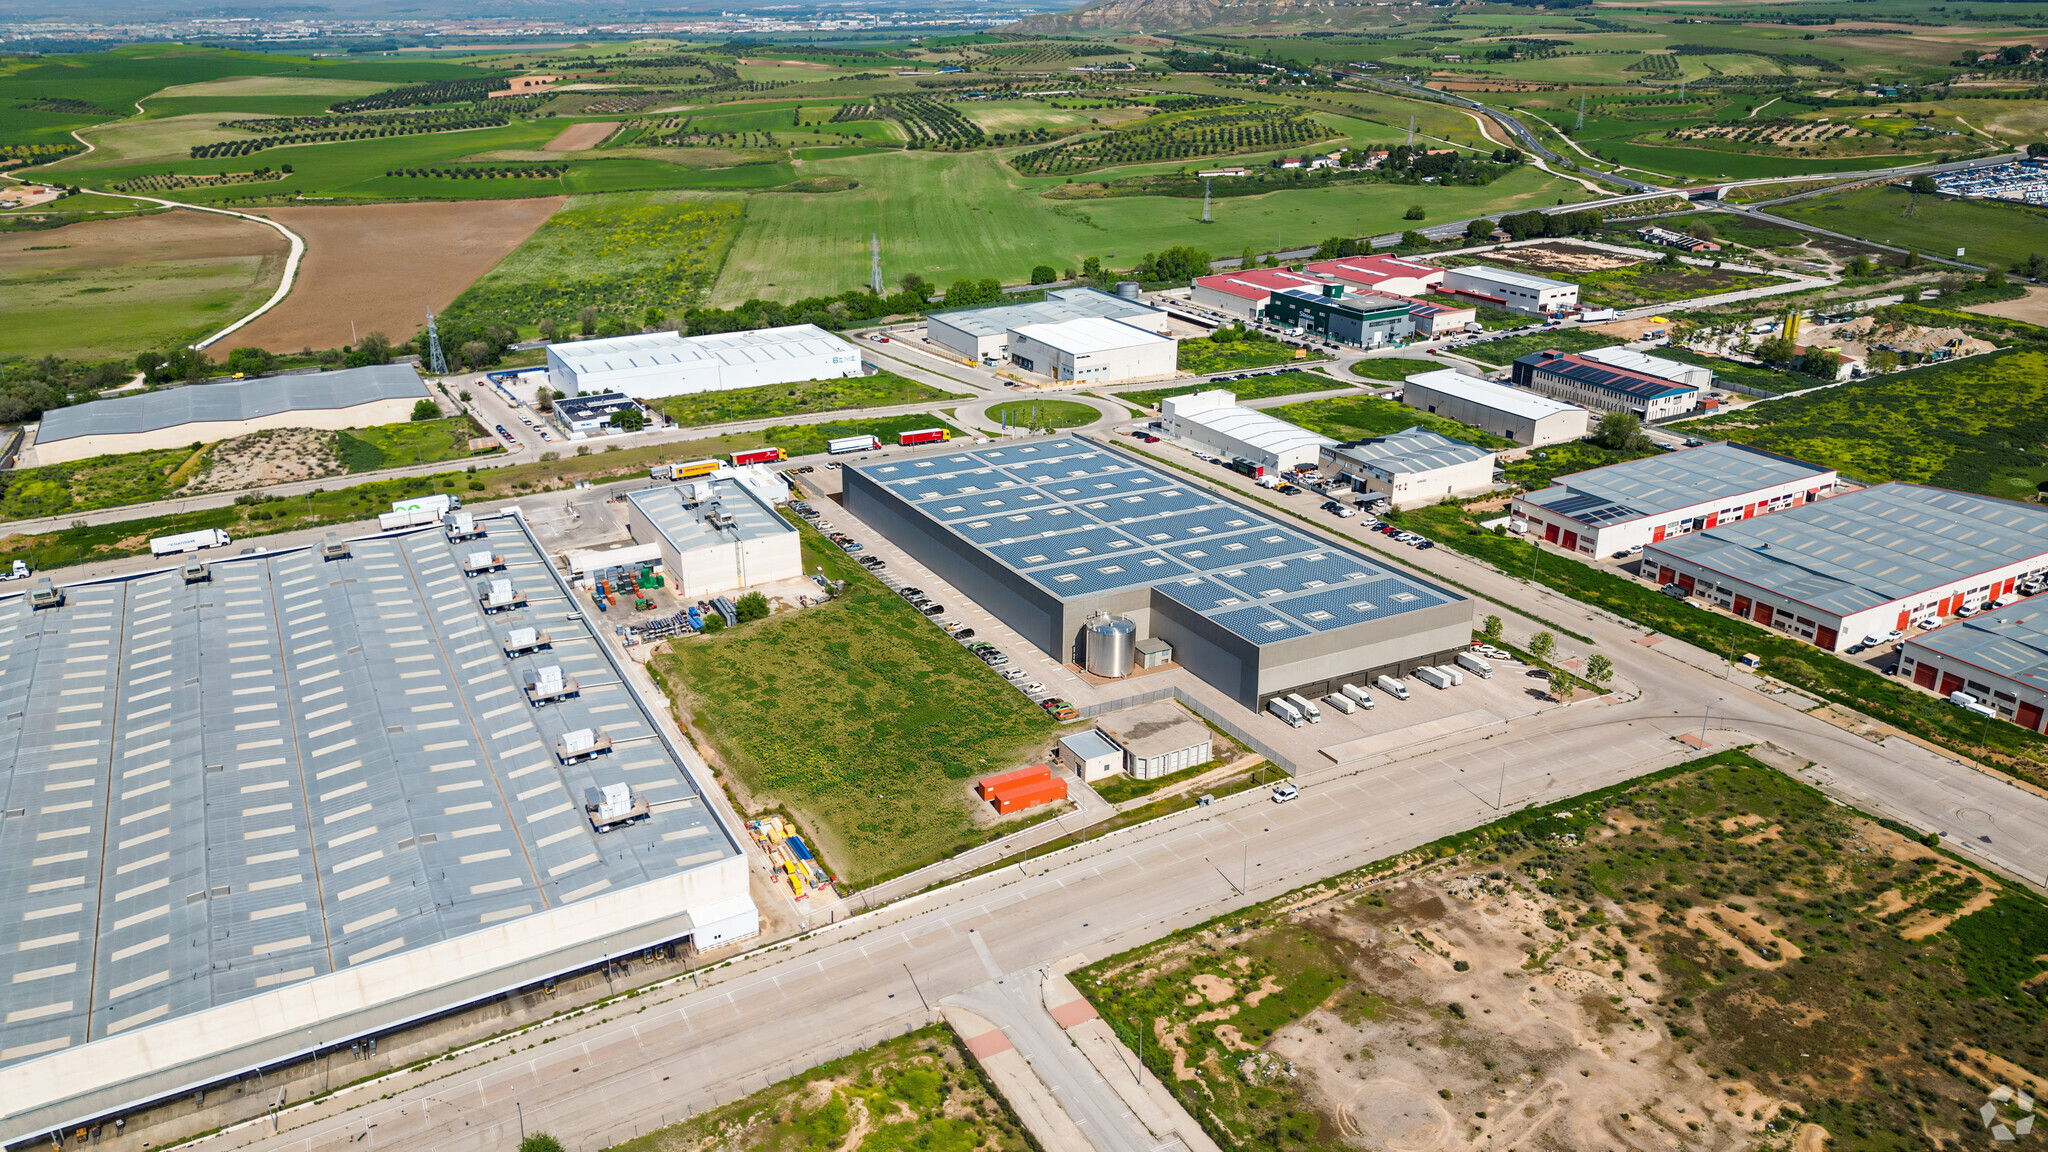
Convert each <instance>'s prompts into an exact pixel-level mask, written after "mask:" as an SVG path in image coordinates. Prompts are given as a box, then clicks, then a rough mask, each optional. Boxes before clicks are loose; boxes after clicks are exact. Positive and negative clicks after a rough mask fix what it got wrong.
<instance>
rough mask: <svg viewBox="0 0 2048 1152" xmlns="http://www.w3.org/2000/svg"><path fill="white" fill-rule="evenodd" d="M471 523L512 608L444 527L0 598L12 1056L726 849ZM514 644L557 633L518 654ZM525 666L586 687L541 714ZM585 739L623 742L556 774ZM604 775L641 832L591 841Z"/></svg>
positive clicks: (619, 689)
mask: <svg viewBox="0 0 2048 1152" xmlns="http://www.w3.org/2000/svg"><path fill="white" fill-rule="evenodd" d="M483 523H485V524H487V526H488V528H489V533H490V535H489V547H490V548H491V550H492V551H494V552H496V553H498V554H500V555H502V556H503V557H504V559H505V562H506V570H505V572H506V574H509V576H510V578H511V579H512V580H513V582H514V584H515V585H516V586H517V588H518V589H519V591H521V592H523V593H525V594H526V596H527V606H526V607H525V608H524V609H521V610H517V611H507V612H499V613H495V614H492V615H489V616H486V615H484V614H483V612H482V611H481V610H480V608H479V605H478V586H479V584H480V583H481V581H480V580H473V579H470V578H467V577H465V576H463V575H462V572H461V569H460V561H459V558H460V556H462V555H465V554H467V552H469V551H472V550H474V549H475V548H476V547H477V546H476V545H475V544H472V543H460V544H451V543H450V542H449V541H448V540H447V539H446V537H445V535H444V534H443V533H442V532H441V531H440V530H439V529H438V528H436V529H430V530H427V531H423V532H416V533H413V534H410V535H405V536H397V537H384V538H376V539H369V540H359V541H355V542H354V543H353V545H352V552H353V555H351V556H350V557H348V558H346V559H340V560H334V561H325V562H323V561H322V560H321V559H320V558H319V555H318V553H317V552H316V551H310V550H308V551H290V552H282V553H274V554H267V555H260V556H251V557H247V558H236V559H224V560H221V561H217V562H215V563H213V564H212V565H211V568H210V578H209V579H207V580H206V581H204V582H198V583H192V584H187V583H186V582H185V580H184V578H183V577H182V576H181V574H180V573H179V572H178V571H177V570H172V571H169V572H160V573H155V574H151V575H145V576H138V577H133V578H129V579H123V580H116V581H108V582H105V583H99V584H89V585H80V586H74V587H72V588H70V589H68V591H67V602H66V603H65V604H64V605H62V606H61V607H56V608H49V609H43V610H40V611H32V610H31V609H30V607H29V605H28V602H27V598H26V597H24V596H15V597H11V598H8V599H6V600H0V717H4V718H0V758H4V767H0V784H4V787H5V797H6V799H5V805H6V807H5V810H4V811H5V816H4V820H0V923H4V924H6V925H7V926H8V929H9V930H8V932H7V933H6V935H5V941H6V943H5V944H4V946H0V1021H4V1022H0V1064H5V1063H9V1062H13V1061H19V1060H23V1059H27V1058H30V1057H34V1056H38V1055H41V1054H44V1053H48V1052H53V1051H56V1050H58V1049H62V1048H66V1047H70V1046H73V1045H77V1044H83V1043H86V1042H88V1041H91V1040H94V1039H98V1038H101V1037H106V1036H111V1035H114V1034H117V1033H120V1032H123V1031H126V1030H128V1029H131V1028H136V1027H139V1026H142V1025H146V1024H152V1023H156V1022H160V1021H165V1020H174V1019H176V1018H178V1017H179V1016H182V1015H184V1014H187V1013H191V1012H195V1011H198V1010H201V1009H205V1008H208V1007H211V1006H214V1005H219V1004H223V1003H228V1002H231V1001H234V1000H238V999H241V998H243V997H247V996H250V995H253V994H256V993H259V992H262V991H264V990H266V989H270V988H275V987H278V986H280V985H285V984H290V983H293V982H296V981H301V980H306V979H310V978H313V977H317V976H321V975H324V974H327V973H330V972H334V971H338V970H342V969H346V968H349V967H350V966H352V965H358V964H362V963H365V962H368V961H370V960H374V959H377V958H379V957H383V956H389V955H392V954H394V953H398V952H401V951H403V950H407V949H412V948H418V947H421V946H424V945H427V944H431V943H434V942H436V941H440V940H444V939H447V938H450V937H454V936H459V935H462V934H464V933H468V932H473V931H477V930H479V929H482V928H484V927H485V926H487V925H496V924H502V923H504V922H506V921H508V920H514V919H516V918H519V917H522V916H526V915H529V914H534V913H538V912H541V911H543V910H546V909H550V908H555V907H559V906H562V905H565V904H570V903H573V902H575V901H578V900H582V899H586V898H588V897H590V896H593V895H596V894H598V893H600V892H607V891H614V890H617V889H620V888H626V887H631V886H633V885H637V884H641V883H644V882H647V881H650V880H654V879H657V878H660V877H664V876H671V875H674V874H676V873H677V872H679V871H682V870H685V869H689V868H693V867H698V866H701V865H703V864H706V863H709V862H712V861H715V860H718V859H721V858H723V857H726V856H729V855H733V854H734V853H735V852H736V848H735V847H734V845H733V842H732V841H731V839H730V837H729V836H728V835H727V833H726V832H725V831H724V830H723V829H722V828H721V827H720V826H719V825H718V823H717V822H716V820H715V818H714V817H713V816H712V815H711V813H710V811H709V809H708V808H707V807H706V806H705V803H704V799H703V796H702V795H701V794H700V793H699V792H698V791H697V789H696V786H695V785H694V784H693V783H692V782H691V781H690V779H689V778H688V777H687V776H686V775H684V773H683V771H682V769H681V766H680V765H679V764H678V763H677V761H676V759H675V757H674V756H672V755H671V753H670V752H669V750H668V746H667V745H666V744H665V743H664V742H663V741H662V740H661V739H660V738H659V736H658V734H657V733H656V731H655V730H654V728H653V726H652V725H653V718H652V717H650V716H649V715H647V714H646V713H645V712H644V711H643V710H642V709H641V707H640V706H639V704H638V703H637V701H636V699H635V697H634V696H633V695H632V694H631V693H630V691H629V690H628V689H627V688H626V686H625V685H624V684H622V683H621V682H620V679H619V672H618V670H617V668H616V667H615V666H614V665H613V664H612V663H611V662H610V660H609V658H608V656H607V654H606V653H605V652H604V651H603V650H602V649H601V642H600V641H599V639H598V638H597V637H596V636H594V635H593V634H592V633H591V631H590V628H589V625H588V623H587V622H586V620H585V619H584V617H583V615H582V614H581V612H580V611H578V610H577V609H576V608H575V607H574V606H573V605H572V604H570V603H568V602H567V601H566V592H565V591H564V589H563V588H562V586H561V585H560V584H559V583H558V582H557V581H556V580H555V578H554V577H553V576H552V575H551V574H550V573H549V572H548V571H547V560H546V559H545V557H544V556H543V554H542V553H541V551H540V549H539V548H538V547H537V546H536V545H535V543H534V541H533V540H532V538H531V537H530V536H529V535H527V533H526V532H525V530H524V528H523V526H522V525H520V524H519V522H518V521H517V520H515V519H513V518H509V517H500V518H494V519H490V520H488V521H484V522H483ZM517 628H534V629H536V630H538V631H539V632H542V633H546V634H548V636H549V637H550V638H551V641H552V642H551V643H550V644H549V645H548V646H546V647H544V648H541V649H540V650H538V651H535V652H533V653H530V654H526V655H522V656H520V657H518V658H510V657H508V656H507V655H506V654H505V651H504V641H505V639H506V637H507V636H508V635H509V634H510V633H511V632H512V631H513V630H514V629H517ZM541 667H560V668H562V669H563V670H564V672H565V674H566V675H567V676H568V677H570V678H573V679H577V680H579V681H580V682H581V692H580V693H579V694H578V695H575V696H572V697H570V698H568V699H566V700H563V701H561V702H558V703H553V704H549V705H547V706H546V707H535V706H534V705H533V704H531V703H529V701H528V700H527V698H526V695H525V692H524V682H525V677H526V675H527V674H528V673H530V672H533V671H535V670H536V669H538V668H541ZM580 728H591V729H597V730H601V731H602V732H603V733H605V734H607V735H610V736H611V737H612V738H613V739H614V741H615V742H614V744H613V746H612V748H611V750H610V751H608V752H605V753H603V754H600V755H598V756H596V757H595V758H593V759H589V760H585V761H583V762H581V763H578V764H575V765H570V766H564V765H563V764H561V763H560V761H559V759H558V757H557V755H556V750H555V742H556V741H557V739H558V738H560V737H561V736H562V735H563V734H564V733H565V732H568V731H572V730H575V729H580ZM615 783H627V784H630V785H631V786H632V788H633V789H634V791H635V792H636V793H638V794H640V795H641V796H643V797H644V798H645V799H647V800H648V801H650V802H651V803H652V805H653V807H654V809H655V815H654V817H653V819H651V820H650V821H647V822H645V823H642V824H638V825H635V826H632V827H630V828H626V829H621V830H619V831H615V832H612V833H610V834H609V835H606V836H604V837H603V838H602V839H600V838H599V836H598V835H597V834H596V832H595V830H594V829H593V828H592V826H591V824H590V822H589V821H588V820H587V819H586V818H585V815H584V812H583V801H584V796H585V790H586V789H588V788H592V787H599V786H602V785H605V784H615ZM461 975H463V974H461V973H451V974H450V977H451V979H454V978H456V977H459V976H461Z"/></svg>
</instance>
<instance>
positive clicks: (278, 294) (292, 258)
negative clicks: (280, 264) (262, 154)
mask: <svg viewBox="0 0 2048 1152" xmlns="http://www.w3.org/2000/svg"><path fill="white" fill-rule="evenodd" d="M136 107H137V108H140V107H141V105H140V104H137V105H136ZM72 135H74V136H77V135H78V134H77V133H76V132H74V133H72ZM78 139H80V140H81V141H83V140H84V139H85V137H83V136H78ZM88 147H90V144H89V143H88ZM100 195H102V196H118V197H120V198H122V199H124V200H140V201H143V202H144V203H147V204H161V205H163V206H164V207H166V208H186V209H190V210H191V211H194V212H211V213H214V214H215V215H218V216H233V217H235V218H236V219H238V220H253V221H255V222H256V223H258V224H261V225H263V226H264V227H266V228H273V229H276V230H277V232H278V233H279V234H281V235H282V236H283V237H284V238H285V240H286V242H287V243H289V244H290V245H291V251H290V252H289V253H288V254H287V255H286V256H285V262H284V275H283V276H282V277H280V278H279V279H278V283H277V291H275V292H273V293H271V294H270V299H268V300H265V301H264V302H263V303H262V304H260V305H258V306H257V307H256V309H255V310H254V311H252V312H250V313H249V314H248V315H246V316H243V317H242V318H241V319H239V320H236V321H235V322H234V323H232V324H229V325H228V326H227V327H225V328H223V329H221V330H220V331H218V332H215V333H214V334H213V335H211V336H208V337H207V338H206V339H204V340H201V341H199V342H198V343H196V344H194V345H192V346H193V347H194V348H205V347H207V346H208V345H210V344H214V343H217V342H218V341H219V340H220V339H221V338H222V337H225V336H227V335H229V334H230V333H233V332H235V331H237V330H239V329H241V328H242V327H244V326H245V325H247V324H248V323H250V322H251V321H253V320H255V319H256V318H257V317H258V316H261V315H263V314H264V313H266V312H268V311H270V310H271V309H272V308H275V307H277V306H278V305H279V304H280V303H282V302H283V301H284V298H285V297H286V296H289V295H291V291H292V284H293V283H294V282H295V281H296V280H297V279H298V275H299V262H300V261H301V260H303V259H304V258H305V255H306V242H305V240H304V239H302V238H301V237H300V236H299V234H298V233H296V232H294V231H292V230H291V229H289V228H287V227H285V226H284V225H282V224H280V223H278V222H277V221H275V220H267V219H265V218H263V217H261V216H256V215H253V214H251V213H248V212H230V211H228V210H227V209H226V208H208V207H206V206H204V205H201V204H185V203H182V202H180V201H177V200H164V199H160V198H158V197H155V196H130V195H127V194H125V193H121V192H101V193H100Z"/></svg>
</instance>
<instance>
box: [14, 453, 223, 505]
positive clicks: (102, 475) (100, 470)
mask: <svg viewBox="0 0 2048 1152" xmlns="http://www.w3.org/2000/svg"><path fill="white" fill-rule="evenodd" d="M204 455H205V453H204V451H203V450H202V451H200V452H194V451H193V450H192V449H190V448H165V449H161V450H158V451H154V452H130V453H127V454H126V455H121V456H94V457H92V458H91V459H88V460H76V461H73V462H71V463H69V464H46V465H43V466H41V467H38V468H11V469H8V470H6V471H4V472H0V519H7V520H24V519H28V518H30V517H36V516H54V515H57V514H58V513H60V512H84V511H88V510H90V509H94V508H111V507H114V506H115V505H117V504H139V503H142V502H144V501H147V500H159V499H162V498H163V497H165V496H167V495H169V494H170V493H171V492H172V491H173V490H175V489H176V488H177V487H178V486H179V485H181V484H183V483H184V482H185V480H186V479H187V478H189V477H190V476H192V474H193V473H194V472H196V471H197V470H198V467H199V464H200V462H201V460H202V458H203V457H204Z"/></svg>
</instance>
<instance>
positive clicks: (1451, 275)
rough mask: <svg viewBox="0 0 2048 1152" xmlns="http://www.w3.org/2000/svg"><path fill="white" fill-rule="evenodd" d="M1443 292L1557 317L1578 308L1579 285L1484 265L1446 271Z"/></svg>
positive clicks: (1528, 312)
mask: <svg viewBox="0 0 2048 1152" xmlns="http://www.w3.org/2000/svg"><path fill="white" fill-rule="evenodd" d="M1442 290H1443V291H1445V292H1456V293H1458V294H1460V295H1463V296H1473V297H1477V298H1478V299H1480V300H1482V301H1484V302H1486V303H1488V304H1492V305H1494V306H1495V307H1499V308H1506V309H1507V310H1508V311H1510V312H1521V313H1525V314H1527V315H1530V316H1556V315H1558V314H1560V313H1564V312H1570V311H1572V310H1573V309H1575V308H1577V307H1578V306H1579V286H1578V285H1577V284H1570V283H1567V282H1565V281H1563V280H1552V279H1551V278H1550V277H1548V276H1538V275H1535V274H1534V273H1531V272H1516V271H1514V270H1512V269H1508V268H1489V267H1487V266H1486V265H1483V264H1473V265H1470V266H1468V267H1464V268H1449V269H1446V270H1445V271H1444V278H1443V284H1442Z"/></svg>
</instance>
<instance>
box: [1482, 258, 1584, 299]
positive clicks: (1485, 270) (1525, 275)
mask: <svg viewBox="0 0 2048 1152" xmlns="http://www.w3.org/2000/svg"><path fill="white" fill-rule="evenodd" d="M1452 271H1456V272H1463V273H1465V274H1467V275H1472V276H1484V277H1485V278H1487V279H1488V280H1491V281H1493V282H1494V283H1496V284H1513V285H1514V286H1515V287H1517V288H1528V289H1532V290H1534V291H1539V292H1540V291H1544V290H1546V289H1551V288H1574V287H1577V285H1575V284H1573V283H1572V282H1571V281H1569V280H1552V279H1551V278H1550V277H1548V276H1538V275H1536V274H1535V273H1534V272H1522V271H1519V270H1517V269H1514V268H1497V267H1495V266H1493V265H1491V264H1469V265H1466V266H1464V267H1461V268H1455V269H1452Z"/></svg>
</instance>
